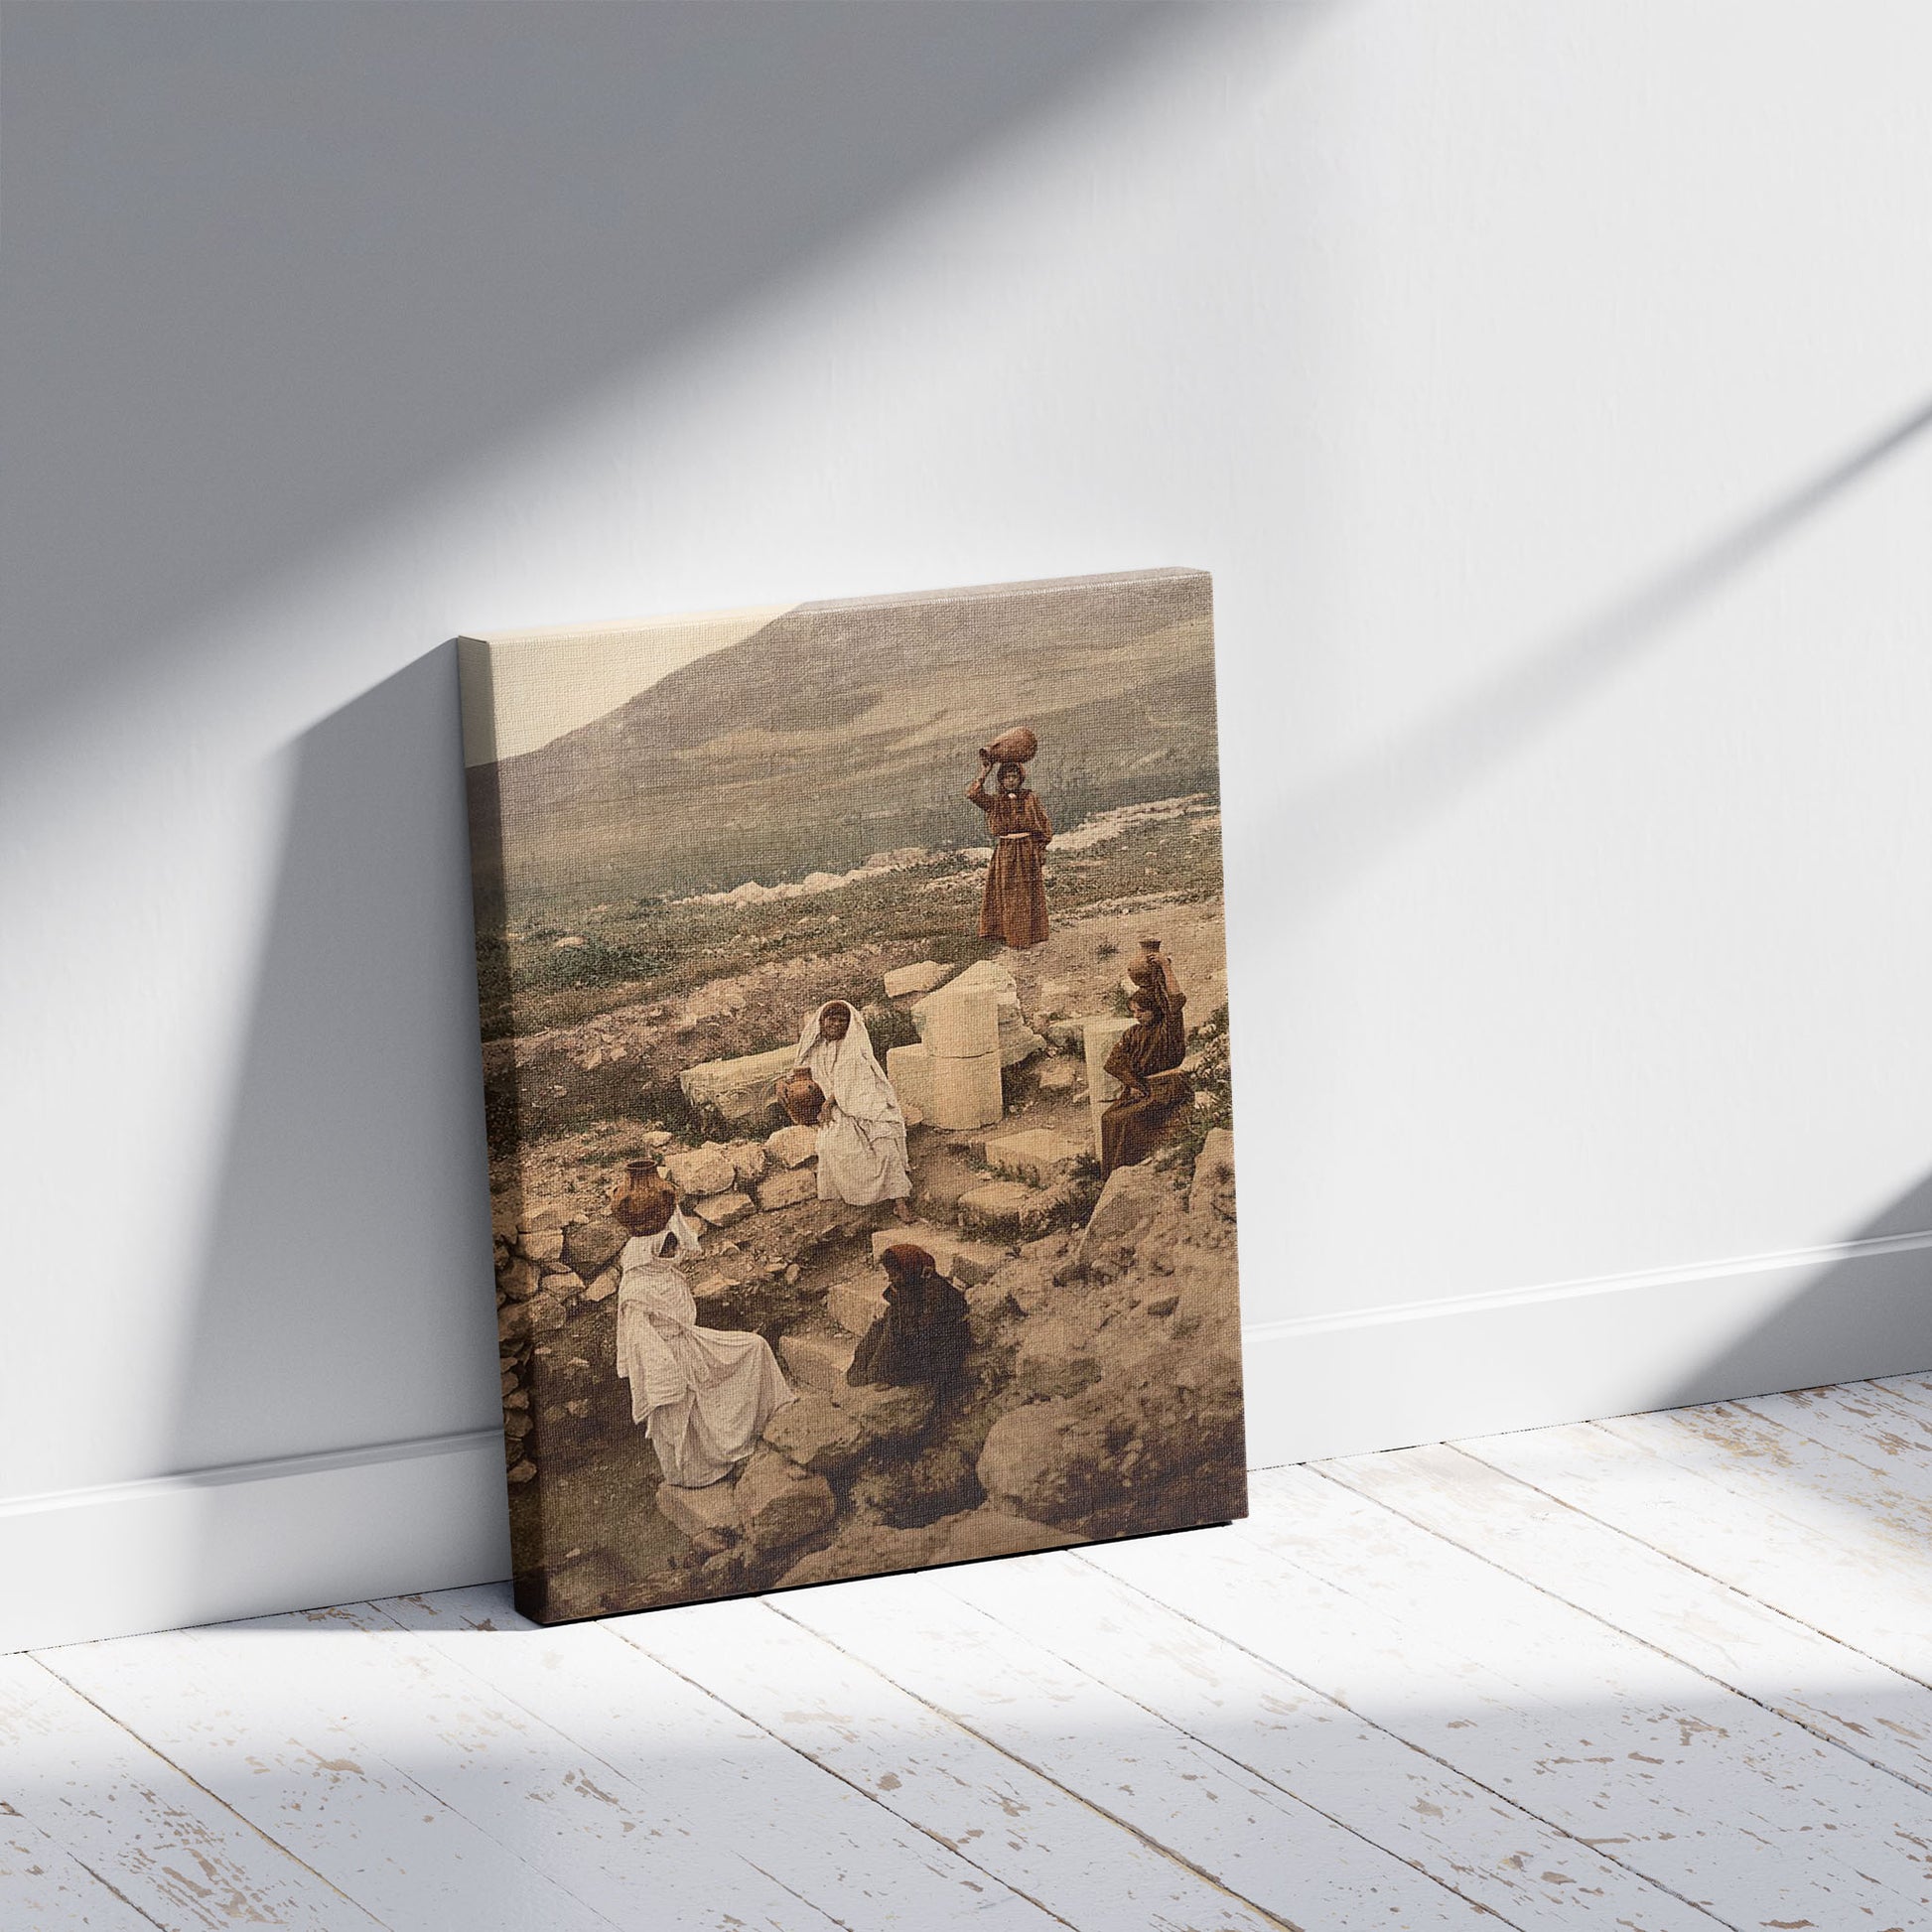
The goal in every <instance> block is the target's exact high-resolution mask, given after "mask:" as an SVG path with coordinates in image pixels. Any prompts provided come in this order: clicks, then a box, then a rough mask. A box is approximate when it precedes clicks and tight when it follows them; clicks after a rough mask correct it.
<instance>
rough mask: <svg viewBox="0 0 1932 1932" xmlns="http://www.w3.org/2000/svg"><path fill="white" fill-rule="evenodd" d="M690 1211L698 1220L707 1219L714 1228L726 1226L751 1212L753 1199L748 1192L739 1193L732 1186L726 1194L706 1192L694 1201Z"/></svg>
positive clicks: (740, 1219)
mask: <svg viewBox="0 0 1932 1932" xmlns="http://www.w3.org/2000/svg"><path fill="white" fill-rule="evenodd" d="M692 1211H693V1212H694V1213H695V1214H696V1215H697V1217H698V1219H699V1220H701V1221H708V1222H710V1224H711V1225H712V1226H713V1227H715V1228H728V1227H730V1226H731V1225H732V1224H733V1223H734V1222H735V1221H742V1220H743V1219H744V1218H745V1217H746V1215H748V1214H750V1213H752V1212H753V1201H752V1197H751V1195H750V1194H741V1193H739V1192H738V1191H737V1190H736V1189H735V1188H734V1189H733V1190H732V1191H731V1192H730V1193H726V1194H707V1195H706V1196H705V1198H704V1199H703V1200H701V1201H698V1202H696V1203H695V1205H694V1206H693V1209H692Z"/></svg>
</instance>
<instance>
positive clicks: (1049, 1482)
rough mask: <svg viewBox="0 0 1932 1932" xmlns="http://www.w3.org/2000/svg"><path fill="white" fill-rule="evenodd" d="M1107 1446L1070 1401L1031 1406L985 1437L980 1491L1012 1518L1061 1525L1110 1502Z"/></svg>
mask: <svg viewBox="0 0 1932 1932" xmlns="http://www.w3.org/2000/svg"><path fill="white" fill-rule="evenodd" d="M1106 1458H1107V1441H1106V1436H1105V1433H1104V1431H1103V1430H1101V1429H1097V1428H1093V1427H1091V1426H1090V1425H1088V1424H1087V1422H1086V1419H1085V1418H1084V1417H1082V1416H1081V1415H1080V1414H1079V1413H1078V1412H1077V1411H1076V1410H1075V1408H1074V1406H1073V1404H1072V1402H1070V1401H1068V1400H1066V1399H1064V1398H1062V1399H1059V1400H1056V1401H1052V1402H1030V1403H1028V1404H1027V1405H1026V1406H1025V1407H1024V1408H1021V1409H1014V1410H1010V1411H1009V1412H1008V1413H1007V1414H1006V1415H1004V1416H1002V1417H1001V1418H1000V1420H999V1421H998V1422H996V1423H995V1424H994V1425H993V1427H992V1429H991V1430H989V1431H988V1432H987V1438H986V1447H985V1448H984V1449H981V1450H980V1457H979V1464H978V1471H979V1479H980V1487H981V1488H982V1489H984V1490H985V1491H986V1493H987V1496H988V1498H989V1499H990V1500H991V1501H993V1502H996V1503H1003V1504H1005V1505H1006V1506H1007V1507H1008V1508H1010V1509H1011V1510H1012V1511H1013V1512H1014V1513H1015V1514H1016V1515H1020V1516H1026V1517H1030V1518H1032V1519H1033V1520H1035V1521H1036V1522H1047V1523H1060V1522H1065V1521H1066V1520H1067V1519H1068V1518H1070V1517H1076V1516H1084V1515H1087V1514H1088V1513H1089V1512H1090V1511H1092V1510H1093V1509H1095V1508H1097V1507H1099V1506H1100V1505H1101V1504H1102V1503H1103V1502H1109V1501H1111V1500H1112V1499H1113V1494H1112V1485H1111V1482H1103V1477H1102V1471H1103V1467H1104V1466H1105V1464H1106Z"/></svg>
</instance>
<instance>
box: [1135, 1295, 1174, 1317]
mask: <svg viewBox="0 0 1932 1932" xmlns="http://www.w3.org/2000/svg"><path fill="white" fill-rule="evenodd" d="M1179 1305H1180V1297H1179V1296H1178V1295H1175V1294H1173V1292H1172V1291H1171V1292H1170V1293H1168V1294H1166V1295H1157V1296H1155V1297H1154V1298H1153V1299H1152V1300H1151V1301H1150V1302H1148V1303H1147V1305H1146V1307H1145V1308H1144V1309H1143V1311H1142V1312H1143V1313H1146V1314H1150V1315H1152V1316H1153V1317H1154V1318H1155V1320H1157V1321H1159V1320H1160V1319H1161V1318H1162V1316H1164V1315H1169V1314H1172V1313H1173V1311H1174V1310H1175V1309H1176V1308H1177V1307H1178V1306H1179Z"/></svg>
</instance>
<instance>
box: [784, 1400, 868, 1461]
mask: <svg viewBox="0 0 1932 1932" xmlns="http://www.w3.org/2000/svg"><path fill="white" fill-rule="evenodd" d="M764 1440H765V1441H766V1442H767V1443H769V1444H770V1445H771V1447H772V1448H773V1449H776V1450H777V1451H778V1452H779V1454H781V1455H787V1456H789V1457H790V1458H791V1459H792V1461H794V1462H796V1463H797V1464H798V1465H799V1466H800V1467H801V1468H805V1469H811V1470H814V1471H815V1472H816V1473H818V1474H819V1475H836V1474H837V1473H838V1472H839V1471H840V1470H841V1469H845V1468H849V1467H850V1466H851V1465H852V1464H853V1463H854V1462H856V1461H857V1460H858V1459H859V1457H860V1456H861V1455H863V1454H864V1453H865V1451H866V1450H867V1449H869V1448H870V1447H871V1444H872V1438H871V1437H870V1436H869V1435H868V1434H867V1433H866V1427H865V1423H864V1420H863V1419H862V1418H861V1417H859V1416H856V1415H854V1414H853V1413H852V1412H851V1411H849V1410H846V1409H841V1408H839V1407H838V1406H837V1404H835V1403H834V1402H833V1401H832V1399H831V1398H830V1397H829V1396H824V1395H801V1396H800V1397H799V1398H798V1399H797V1400H796V1401H795V1402H787V1403H786V1404H785V1406H784V1407H783V1408H782V1409H780V1410H779V1411H778V1413H777V1414H776V1415H775V1416H773V1417H772V1418H771V1420H770V1421H769V1422H768V1423H766V1424H765V1425H764Z"/></svg>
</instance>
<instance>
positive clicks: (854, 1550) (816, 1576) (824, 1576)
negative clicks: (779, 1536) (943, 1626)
mask: <svg viewBox="0 0 1932 1932" xmlns="http://www.w3.org/2000/svg"><path fill="white" fill-rule="evenodd" d="M938 1527H939V1526H938V1525H937V1524H934V1525H933V1526H932V1527H930V1528H927V1529H916V1530H896V1529H894V1528H893V1527H892V1526H891V1525H890V1524H888V1523H875V1522H863V1521H862V1522H855V1523H848V1524H847V1525H846V1526H845V1528H844V1529H842V1530H841V1531H840V1532H839V1534H838V1535H837V1536H836V1537H835V1538H834V1539H833V1540H832V1541H831V1542H830V1543H828V1544H827V1545H826V1546H825V1548H824V1549H822V1550H814V1551H813V1552H812V1553H811V1554H810V1555H809V1556H806V1557H801V1558H800V1559H799V1560H798V1561H797V1562H796V1563H795V1564H793V1565H792V1566H791V1568H790V1569H789V1570H787V1571H786V1572H785V1573H784V1575H783V1576H782V1577H780V1578H779V1579H778V1587H779V1588H780V1589H792V1588H795V1587H798V1586H800V1585H803V1584H832V1583H837V1582H839V1581H840V1580H841V1579H842V1578H846V1577H882V1576H885V1575H887V1574H888V1573H889V1572H891V1571H895V1570H920V1569H923V1568H924V1567H925V1566H926V1565H927V1564H928V1563H930V1562H931V1561H932V1551H933V1550H934V1548H935V1547H936V1546H937V1544H938V1542H939V1540H940V1539H939V1536H938V1534H937V1531H938Z"/></svg>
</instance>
